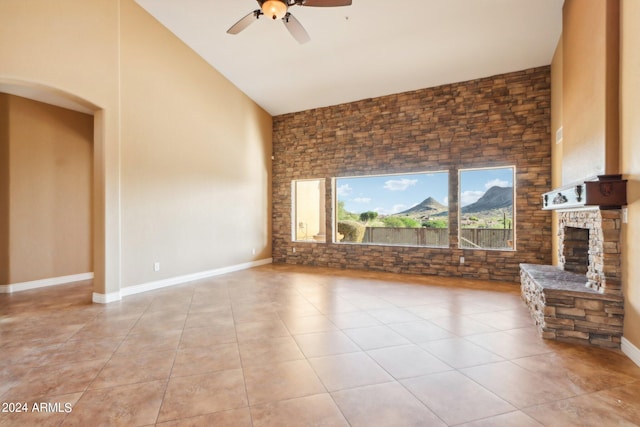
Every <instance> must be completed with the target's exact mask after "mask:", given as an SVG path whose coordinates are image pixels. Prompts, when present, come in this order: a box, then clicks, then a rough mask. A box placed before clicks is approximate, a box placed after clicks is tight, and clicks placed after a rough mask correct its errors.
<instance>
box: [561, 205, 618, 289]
mask: <svg viewBox="0 0 640 427" xmlns="http://www.w3.org/2000/svg"><path fill="white" fill-rule="evenodd" d="M558 221H559V226H558V239H559V244H558V252H559V253H558V255H559V263H560V266H561V267H563V266H565V264H566V262H567V260H566V254H565V252H566V251H565V250H564V246H565V240H566V238H567V237H570V236H566V234H565V230H566V228H567V227H570V228H584V229H588V230H589V266H588V269H587V272H586V279H587V282H588V283H587V286H588V287H590V288H592V289H594V290H596V291H598V292H601V293H611V294H621V293H622V264H621V260H622V253H621V248H622V244H621V241H620V239H621V231H622V230H621V227H622V213H621V210H620V209H616V210H600V209H598V208H594V209H588V210H575V211H560V212H558ZM569 244H570V243H569ZM565 270H566V268H565Z"/></svg>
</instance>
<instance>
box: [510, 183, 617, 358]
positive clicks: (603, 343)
mask: <svg viewBox="0 0 640 427" xmlns="http://www.w3.org/2000/svg"><path fill="white" fill-rule="evenodd" d="M585 195H586V196H585ZM625 204H626V181H624V180H621V179H620V177H619V176H616V177H613V178H611V177H600V180H599V181H588V182H585V183H583V184H579V185H576V186H569V187H565V188H561V189H558V190H554V191H552V192H549V193H547V194H545V195H543V209H547V210H549V209H554V210H557V217H558V236H557V237H558V264H559V265H558V266H551V265H533V264H522V265H521V266H520V277H521V290H522V298H523V299H524V301H525V303H526V304H527V306H528V307H529V311H530V312H531V315H532V317H533V318H534V320H535V323H536V325H538V328H539V330H540V333H541V335H542V337H543V338H547V339H555V340H559V341H568V342H577V343H582V344H587V345H593V346H599V347H608V348H619V347H620V342H621V338H622V326H623V321H624V298H623V295H622V266H621V259H622V257H621V255H622V254H621V249H622V245H621V229H622V212H621V209H620V207H621V206H623V205H625Z"/></svg>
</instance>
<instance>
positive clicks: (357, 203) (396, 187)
mask: <svg viewBox="0 0 640 427" xmlns="http://www.w3.org/2000/svg"><path fill="white" fill-rule="evenodd" d="M333 185H334V194H335V224H336V226H335V227H334V230H335V235H334V241H335V242H338V243H351V244H378V245H402V246H438V247H442V246H444V247H446V246H448V245H449V210H448V199H449V198H448V191H449V174H448V173H447V172H433V173H415V174H403V175H376V176H361V177H348V178H346V177H345V178H335V179H334V183H333Z"/></svg>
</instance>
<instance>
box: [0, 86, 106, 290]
mask: <svg viewBox="0 0 640 427" xmlns="http://www.w3.org/2000/svg"><path fill="white" fill-rule="evenodd" d="M0 94H3V96H4V99H5V100H6V99H10V100H11V101H10V102H9V103H10V105H11V106H12V107H11V108H13V110H11V111H10V113H11V114H13V117H12V120H13V124H14V126H15V123H21V124H20V127H21V128H22V129H21V130H22V133H21V137H22V138H23V139H24V138H25V135H26V140H32V139H33V140H38V139H45V140H47V139H49V140H50V141H48V142H52V141H53V140H56V139H58V140H60V139H62V140H64V141H62V142H61V143H60V144H49V146H48V147H52V146H54V145H55V149H53V152H52V153H44V154H43V153H41V151H42V150H39V149H38V146H37V143H35V145H33V146H31V147H30V149H32V150H34V151H35V152H37V153H38V156H36V157H39V158H38V159H32V158H30V153H29V152H27V151H25V150H27V149H26V148H25V147H19V148H20V149H22V151H23V152H22V153H19V154H21V155H20V156H15V155H14V156H12V157H11V161H20V162H26V163H25V164H28V165H29V167H30V168H32V169H33V168H35V169H36V170H37V173H36V174H34V175H40V176H35V177H33V179H31V178H29V177H28V175H27V174H25V171H19V172H16V173H15V174H14V178H15V177H16V176H18V177H21V178H25V177H27V179H26V181H27V182H26V183H23V184H24V185H22V186H20V185H16V182H13V183H12V184H11V185H10V184H8V179H7V176H3V177H1V178H2V179H0V187H2V186H3V184H2V182H5V184H4V189H3V188H0V211H2V210H4V212H5V213H6V215H0V236H2V237H0V287H4V288H5V289H4V290H5V292H6V291H18V290H22V289H31V288H35V287H40V286H49V285H53V284H59V283H65V282H71V281H75V280H83V279H86V278H88V277H94V286H93V287H94V289H93V290H94V294H93V295H94V296H93V299H94V301H95V300H97V301H98V302H108V301H106V300H105V301H103V300H102V299H101V298H100V295H104V294H106V292H105V280H104V276H105V275H104V271H105V268H104V266H105V264H106V251H105V250H104V249H101V247H103V246H104V245H103V242H104V229H105V225H104V224H105V220H104V218H105V215H104V213H103V212H100V209H102V207H103V206H104V205H105V203H104V202H103V201H101V200H102V199H103V195H104V193H105V192H104V183H105V179H104V174H105V169H104V168H103V167H101V165H102V163H103V162H102V158H101V153H102V150H101V149H100V148H101V147H102V146H103V143H104V138H102V135H103V134H104V129H103V126H104V124H103V116H104V111H103V110H102V109H101V108H99V107H98V106H96V105H94V104H92V103H91V102H88V101H86V100H84V99H82V98H79V97H77V96H74V95H71V94H68V93H66V92H64V91H60V90H58V89H55V88H50V87H46V86H42V85H38V84H32V83H28V82H23V81H15V80H9V79H3V78H1V77H0ZM34 101H37V102H34ZM5 103H6V102H5ZM9 103H7V105H8V104H9ZM60 107H62V108H60ZM43 111H44V112H45V113H44V116H43V117H45V118H44V119H43V121H42V122H40V124H39V125H36V126H33V124H34V122H33V120H34V119H35V117H24V116H25V115H26V116H30V115H34V116H37V115H38V114H40V113H42V112H43ZM33 112H36V113H33ZM32 113H33V114H32ZM56 120H60V121H59V123H50V122H49V121H56ZM87 122H88V124H87ZM3 124H5V123H3ZM6 124H7V125H8V122H7V123H6ZM87 126H88V127H87ZM6 127H8V126H6ZM30 127H35V128H38V129H29V128H30ZM41 128H42V129H41ZM13 130H14V131H15V130H16V129H13ZM48 131H51V132H48ZM34 132H35V134H38V132H41V135H40V137H41V138H38V137H31V136H30V135H32V134H33V133H34ZM5 134H6V135H5V136H4V138H5V140H8V139H9V136H8V134H9V132H8V130H7V132H5ZM14 134H15V132H14V133H12V135H14ZM80 134H82V135H80ZM65 135H66V136H65ZM43 136H44V138H42V137H43ZM83 140H84V142H83ZM45 142H46V141H45ZM58 142H60V141H58ZM32 143H33V141H31V142H30V144H32ZM83 144H84V145H85V146H83ZM86 144H90V146H89V147H86ZM5 145H7V146H8V143H7V144H5ZM14 148H15V147H14ZM40 148H42V145H41V146H40ZM20 149H18V150H14V151H18V152H19V151H20ZM56 150H57V151H56ZM87 150H88V151H87ZM5 151H6V152H8V148H7V149H6V150H5ZM45 151H46V150H45ZM61 151H65V152H66V155H63V154H61ZM69 153H72V154H71V155H68V154H69ZM14 154H15V152H14ZM47 154H49V155H52V157H51V156H50V157H47V156H46V155H47ZM18 158H19V160H18ZM2 161H3V162H9V161H10V159H9V156H8V155H6V153H5V155H4V157H3V154H2V148H0V162H2ZM65 162H67V163H69V162H71V163H74V164H73V165H69V164H64V163H65ZM60 163H63V164H60ZM20 165H22V163H21V164H20ZM46 168H50V169H52V170H49V171H44V172H43V171H42V170H40V169H46ZM4 169H5V175H8V174H9V172H8V170H9V168H4ZM52 177H53V178H52ZM83 177H86V178H87V179H85V182H84V183H81V182H74V181H78V180H82V179H83ZM30 180H31V182H29V181H30ZM51 181H54V182H51ZM86 181H89V182H86ZM35 182H38V184H37V185H35V186H34V185H33V184H34V183H35ZM25 188H29V189H30V190H28V191H30V192H31V193H32V194H29V193H28V192H27V193H26V194H23V193H25ZM74 193H75V194H74ZM80 193H82V194H80ZM43 195H44V196H43ZM43 199H47V200H43ZM9 200H11V201H13V205H14V206H13V207H12V208H11V209H12V210H11V212H10V214H9V209H8V205H9ZM16 200H17V201H18V203H16ZM15 205H18V206H15ZM38 209H42V210H44V212H37V211H38ZM83 209H86V211H87V215H83V213H82V212H78V211H79V210H83ZM24 212H31V214H30V215H31V218H25V217H24V216H21V215H23V214H24ZM65 212H66V213H65ZM0 213H1V212H0ZM86 216H88V220H87V218H86ZM56 217H57V218H56ZM12 219H13V223H12ZM34 224H37V226H35V227H34ZM67 226H68V229H66V230H65V227H67ZM69 230H71V231H69ZM9 231H11V232H9ZM20 233H23V234H20ZM12 235H13V236H14V240H13V244H12V245H10V241H9V239H10V238H11V237H10V236H12ZM24 236H27V237H26V238H25V237H24ZM38 236H39V237H38ZM16 238H20V239H23V240H20V241H17V243H16V240H15V239H16ZM40 238H42V240H40V241H38V239H40ZM29 239H32V240H33V241H27V240H29ZM65 241H67V243H68V244H69V245H74V244H78V242H80V243H79V246H83V245H84V247H80V248H78V247H64V244H65ZM41 245H42V246H44V247H42V246H41ZM10 247H13V248H14V249H13V250H14V252H16V253H15V254H14V255H15V256H16V257H19V258H18V259H13V260H11V262H10V257H11V256H12V254H11V253H10ZM34 247H35V248H37V249H38V250H39V252H38V250H33V248H34ZM16 248H18V249H16ZM79 250H80V251H84V253H83V254H80V252H78V251H79ZM82 257H84V258H85V259H78V258H82ZM16 262H18V263H20V264H16ZM23 262H24V263H25V264H22V263H23ZM17 265H20V266H21V267H20V268H17V267H16V266H17ZM30 265H31V266H35V267H37V268H35V269H36V270H38V271H37V272H35V273H34V272H31V273H25V271H26V270H27V269H29V268H30ZM10 266H13V268H12V269H10V268H9V267H10ZM12 270H13V273H12ZM20 270H22V271H20ZM70 271H76V273H74V274H67V273H69V272H70ZM60 272H62V273H60ZM89 273H91V276H89ZM30 274H31V276H30ZM43 276H47V277H43ZM35 277H37V279H34V278H35ZM24 278H27V280H25V279H24ZM16 282H17V284H19V285H21V286H16ZM1 285H4V286H1ZM0 290H1V289H0ZM96 295H97V296H98V298H96Z"/></svg>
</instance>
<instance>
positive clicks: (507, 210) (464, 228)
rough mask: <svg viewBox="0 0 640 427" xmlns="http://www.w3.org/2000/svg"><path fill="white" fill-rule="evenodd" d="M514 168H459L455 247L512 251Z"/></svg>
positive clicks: (513, 247) (513, 246)
mask: <svg viewBox="0 0 640 427" xmlns="http://www.w3.org/2000/svg"><path fill="white" fill-rule="evenodd" d="M514 176H515V168H514V167H504V168H486V169H467V170H460V194H459V198H458V200H459V201H460V214H459V215H458V218H459V227H458V229H459V239H458V241H459V242H460V243H459V246H460V247H461V248H465V249H501V250H505V249H506V250H513V249H515V245H514V230H515V216H514V212H515V209H514V208H515V206H514V194H515V193H514V185H513V183H514Z"/></svg>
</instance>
